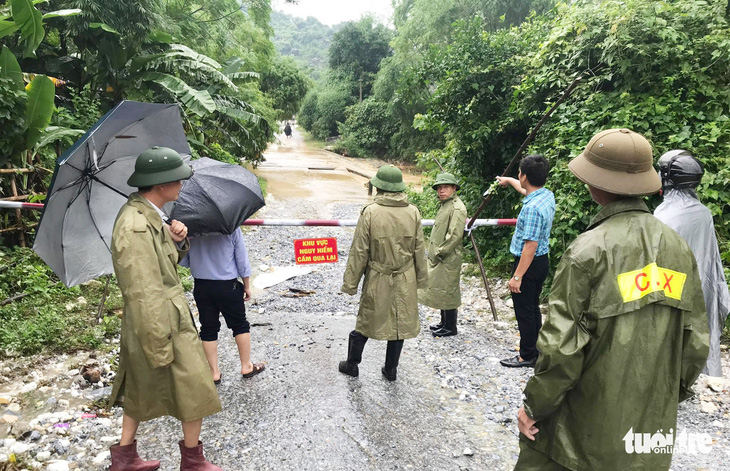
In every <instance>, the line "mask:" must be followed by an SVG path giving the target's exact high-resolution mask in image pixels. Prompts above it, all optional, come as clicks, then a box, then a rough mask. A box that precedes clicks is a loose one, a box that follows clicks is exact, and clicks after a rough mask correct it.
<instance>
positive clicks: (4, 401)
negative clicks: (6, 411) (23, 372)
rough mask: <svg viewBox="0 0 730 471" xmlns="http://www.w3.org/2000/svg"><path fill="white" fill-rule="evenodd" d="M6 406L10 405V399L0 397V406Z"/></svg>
mask: <svg viewBox="0 0 730 471" xmlns="http://www.w3.org/2000/svg"><path fill="white" fill-rule="evenodd" d="M6 404H10V397H9V396H0V405H1V406H4V405H6Z"/></svg>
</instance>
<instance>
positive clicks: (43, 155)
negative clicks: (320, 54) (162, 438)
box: [0, 0, 311, 359]
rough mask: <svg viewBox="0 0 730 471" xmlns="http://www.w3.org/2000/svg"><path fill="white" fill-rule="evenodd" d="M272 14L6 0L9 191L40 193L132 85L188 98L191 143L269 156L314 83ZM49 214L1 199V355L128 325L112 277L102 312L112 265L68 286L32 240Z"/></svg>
mask: <svg viewBox="0 0 730 471" xmlns="http://www.w3.org/2000/svg"><path fill="white" fill-rule="evenodd" d="M270 15H271V5H270V2H269V0H243V1H238V0H210V1H206V2H181V1H179V0H135V1H131V0H120V1H114V2H104V1H100V0H49V1H35V2H30V1H26V0H9V1H6V2H0V129H2V133H0V167H2V168H3V170H4V171H6V172H7V171H8V170H10V171H11V172H10V173H2V174H0V197H2V198H10V197H15V195H18V196H17V197H16V198H15V199H16V200H20V201H28V202H43V200H44V198H45V194H46V191H47V188H48V186H49V184H50V180H51V177H52V174H53V169H54V167H55V159H56V158H57V157H58V156H59V155H61V154H62V153H63V151H64V150H66V149H67V148H68V147H69V146H70V145H71V144H72V143H73V142H74V141H75V140H76V139H77V138H78V137H79V136H81V135H82V134H83V133H84V132H85V131H86V130H88V129H89V128H90V127H91V126H92V125H93V124H94V123H95V122H96V121H97V120H98V119H99V118H101V117H102V116H103V115H104V114H105V113H106V112H108V111H109V110H110V109H112V108H113V107H114V106H115V105H117V104H118V103H119V102H120V101H121V100H125V99H126V100H137V101H145V102H163V103H177V104H178V105H179V106H180V111H181V114H182V118H183V123H184V127H185V132H186V134H187V136H188V142H189V144H190V146H191V149H192V152H193V155H194V156H203V155H205V156H208V157H211V158H214V159H217V160H220V161H224V162H230V163H237V164H238V163H241V162H242V160H244V161H246V162H251V163H253V164H256V163H257V162H260V161H261V159H262V152H263V151H264V149H265V148H266V146H267V145H268V143H269V142H271V141H273V139H274V133H275V132H278V123H277V121H278V120H279V119H284V118H286V117H291V115H292V114H294V113H295V112H296V110H297V109H298V108H299V105H300V103H301V100H302V98H303V97H304V95H305V94H306V92H307V89H308V87H309V86H310V85H311V79H309V78H308V77H307V76H306V75H305V73H304V72H302V71H301V70H300V69H299V67H298V66H297V65H296V63H295V62H294V61H292V60H291V59H290V58H287V57H282V56H281V55H279V54H278V53H277V52H276V49H275V48H274V45H273V43H272V41H271V39H272V36H273V31H272V29H271V26H270ZM19 214H22V224H23V226H24V229H25V230H24V231H23V232H21V231H16V230H14V229H15V228H17V227H18V226H19V224H20V223H21V219H19V218H18V215H19ZM39 216H40V214H39V213H35V212H33V211H24V212H22V213H20V211H18V212H16V211H14V210H6V209H4V210H2V213H0V303H3V304H2V305H0V359H2V358H5V357H8V356H17V355H28V354H33V353H37V352H44V353H45V352H48V353H52V352H65V351H74V350H77V349H83V348H99V347H102V346H103V345H105V339H106V338H109V337H110V336H113V335H115V334H116V333H117V332H118V327H119V322H120V321H119V315H120V314H121V311H120V309H121V307H122V302H121V298H120V297H119V291H118V289H117V287H116V284H115V282H114V280H113V278H112V281H111V283H110V290H109V297H108V299H107V301H106V304H105V305H104V308H103V309H102V312H101V315H100V316H98V314H97V311H98V308H99V304H100V302H101V297H102V293H103V291H104V284H105V283H106V280H105V279H104V278H102V279H99V280H95V281H92V282H90V283H87V284H84V285H82V286H78V287H74V288H66V287H65V286H64V285H63V284H62V283H61V282H60V281H59V280H58V277H56V275H55V274H53V273H52V272H51V271H50V269H49V268H48V267H47V266H46V265H45V264H44V263H43V262H42V261H41V260H40V259H39V258H38V257H37V256H36V255H35V254H34V253H33V252H32V251H31V250H30V249H29V248H25V246H29V245H31V244H32V241H33V238H34V233H33V231H34V227H35V226H36V225H37V223H38V217H39ZM21 246H22V247H21ZM182 273H183V274H184V273H185V270H184V269H183V270H182Z"/></svg>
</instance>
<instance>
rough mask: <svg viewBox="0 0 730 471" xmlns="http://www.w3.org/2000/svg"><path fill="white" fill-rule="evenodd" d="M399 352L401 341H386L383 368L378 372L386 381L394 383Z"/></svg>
mask: <svg viewBox="0 0 730 471" xmlns="http://www.w3.org/2000/svg"><path fill="white" fill-rule="evenodd" d="M401 351H403V340H388V348H387V349H386V350H385V366H384V367H383V368H382V369H381V370H380V371H381V372H382V373H383V376H385V379H387V380H388V381H395V378H396V375H397V373H398V361H399V360H400V352H401Z"/></svg>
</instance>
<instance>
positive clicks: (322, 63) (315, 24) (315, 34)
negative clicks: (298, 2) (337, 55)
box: [271, 11, 343, 80]
mask: <svg viewBox="0 0 730 471" xmlns="http://www.w3.org/2000/svg"><path fill="white" fill-rule="evenodd" d="M342 26H343V25H342V24H339V25H335V26H327V25H323V24H322V23H320V22H319V21H318V20H317V19H316V18H314V17H311V16H310V17H308V18H306V19H303V18H298V17H295V16H291V15H287V14H286V13H283V12H280V11H273V12H272V13H271V27H272V29H273V30H274V45H275V46H276V50H277V51H279V53H280V54H281V55H282V56H286V57H291V58H293V59H294V60H295V61H296V63H297V64H298V65H299V66H300V67H302V68H303V69H304V70H305V71H306V72H307V73H308V74H309V76H310V77H311V78H312V79H314V80H319V79H320V78H322V76H323V75H324V73H325V71H326V70H327V64H328V56H327V51H328V50H329V47H330V42H331V41H332V36H333V35H334V34H335V33H336V32H337V31H339V29H340V28H341V27H342Z"/></svg>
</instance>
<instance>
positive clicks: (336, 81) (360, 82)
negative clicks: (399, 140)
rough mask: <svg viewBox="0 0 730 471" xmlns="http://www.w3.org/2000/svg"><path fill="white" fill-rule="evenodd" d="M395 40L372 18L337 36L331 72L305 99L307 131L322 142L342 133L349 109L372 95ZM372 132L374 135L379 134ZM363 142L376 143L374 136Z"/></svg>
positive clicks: (303, 122)
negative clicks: (375, 81) (374, 84)
mask: <svg viewBox="0 0 730 471" xmlns="http://www.w3.org/2000/svg"><path fill="white" fill-rule="evenodd" d="M391 37H392V33H391V31H390V30H388V29H387V28H386V27H384V26H383V25H377V24H375V22H374V20H373V18H371V17H364V18H362V19H361V20H360V21H358V22H350V23H347V24H346V25H345V26H343V27H342V29H340V30H339V31H338V32H337V33H335V34H334V36H333V38H332V42H331V44H330V48H329V65H330V69H329V71H328V72H327V73H326V74H325V76H324V77H323V78H322V79H321V80H320V81H319V82H318V83H317V86H316V87H315V88H313V89H312V90H311V91H310V92H309V94H308V95H307V97H305V99H304V103H303V104H302V108H301V110H300V112H299V123H300V124H301V125H302V126H303V127H304V129H306V130H307V131H309V132H311V133H312V135H313V136H314V137H316V138H318V139H326V138H328V137H330V136H335V135H337V134H338V131H339V126H340V124H341V123H344V122H345V120H346V117H347V115H346V110H345V108H347V107H348V106H350V105H353V104H354V103H355V102H356V101H359V100H360V98H362V99H366V98H367V97H368V96H370V95H371V94H372V88H373V82H374V80H375V76H376V74H377V72H378V70H379V66H380V62H381V61H382V60H383V59H384V58H386V57H388V56H389V55H390V52H391V49H390V46H389V41H390V39H391ZM360 116H363V113H360ZM391 121H392V120H391ZM357 124H361V120H360V121H358V118H352V119H351V120H350V125H357ZM344 129H348V128H344ZM349 129H352V128H349ZM368 132H369V133H370V134H371V135H372V134H373V133H376V132H378V131H377V130H375V129H372V130H368ZM354 133H355V134H357V132H354ZM356 139H358V137H357V136H353V140H352V141H351V142H353V143H355V140H356ZM363 139H365V140H372V137H364V138H363ZM354 145H360V144H354ZM379 147H382V146H379ZM369 148H370V147H369V146H368V145H365V146H364V147H359V149H360V150H361V151H364V152H368V153H370V152H371V151H369V150H366V149H369Z"/></svg>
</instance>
